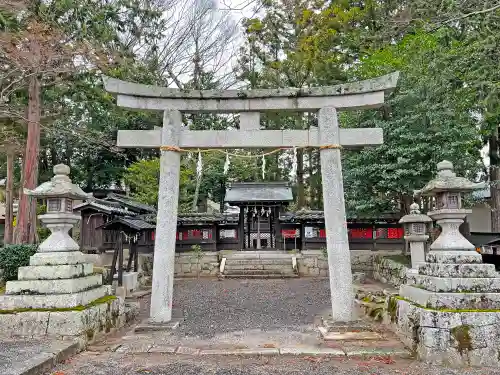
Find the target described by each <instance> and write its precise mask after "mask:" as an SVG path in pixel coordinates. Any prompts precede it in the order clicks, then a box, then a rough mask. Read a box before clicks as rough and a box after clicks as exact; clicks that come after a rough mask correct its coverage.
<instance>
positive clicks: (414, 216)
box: [399, 202, 432, 224]
mask: <svg viewBox="0 0 500 375" xmlns="http://www.w3.org/2000/svg"><path fill="white" fill-rule="evenodd" d="M431 221H432V219H431V218H430V217H429V216H427V215H424V214H422V213H420V206H419V205H418V203H417V202H413V203H412V204H411V206H410V213H409V214H408V215H405V216H403V217H402V218H401V220H399V224H411V223H430V222H431Z"/></svg>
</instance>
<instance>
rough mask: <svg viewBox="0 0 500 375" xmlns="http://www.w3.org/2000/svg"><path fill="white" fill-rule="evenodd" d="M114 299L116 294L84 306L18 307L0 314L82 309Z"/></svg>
mask: <svg viewBox="0 0 500 375" xmlns="http://www.w3.org/2000/svg"><path fill="white" fill-rule="evenodd" d="M115 299H116V296H104V297H101V298H98V299H96V300H95V301H92V302H90V303H89V304H88V305H85V306H75V307H61V308H46V309H43V308H38V309H37V308H35V309H33V308H19V309H14V310H0V314H17V313H22V312H61V311H83V310H87V309H89V308H91V307H94V306H98V305H102V304H104V303H110V302H112V301H114V300H115Z"/></svg>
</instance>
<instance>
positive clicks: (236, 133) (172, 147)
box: [104, 72, 399, 323]
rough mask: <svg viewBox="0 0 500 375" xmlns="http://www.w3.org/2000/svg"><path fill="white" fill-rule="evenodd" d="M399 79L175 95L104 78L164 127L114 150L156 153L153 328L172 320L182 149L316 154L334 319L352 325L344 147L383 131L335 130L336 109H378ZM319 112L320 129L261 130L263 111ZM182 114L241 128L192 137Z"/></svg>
mask: <svg viewBox="0 0 500 375" xmlns="http://www.w3.org/2000/svg"><path fill="white" fill-rule="evenodd" d="M398 77H399V73H398V72H395V73H392V74H389V75H386V76H383V77H379V78H375V79H371V80H366V81H361V82H354V83H347V84H341V85H337V86H331V87H317V88H309V89H295V88H284V89H283V88H280V89H260V90H248V91H246V90H227V91H219V90H202V91H200V90H179V89H171V88H165V87H159V86H148V85H142V84H136V83H130V82H124V81H120V80H117V79H114V78H109V77H105V78H104V86H105V89H106V90H107V91H108V92H110V93H113V94H117V102H118V105H119V106H122V107H127V108H134V109H142V110H159V111H163V112H164V115H163V129H155V130H120V131H118V142H117V145H118V147H123V148H135V147H141V148H160V150H161V158H160V187H159V194H158V217H157V224H156V239H155V249H154V265H153V285H152V295H151V311H150V321H151V323H167V322H169V321H170V320H171V319H172V294H173V281H174V259H175V243H176V239H175V236H176V230H177V203H178V197H179V170H180V159H181V157H180V152H179V151H180V149H202V148H292V147H316V148H319V149H320V161H321V174H322V179H323V202H324V213H325V229H326V241H327V252H328V265H329V275H330V290H331V301H332V318H333V320H334V321H344V322H348V321H351V320H354V319H355V318H356V317H355V313H354V296H353V290H352V272H351V262H350V253H349V243H348V236H347V224H346V215H345V203H344V188H343V182H342V166H341V156H340V149H341V148H359V147H363V146H371V145H379V144H382V143H383V134H382V129H380V128H363V129H340V128H339V125H338V120H337V110H348V109H363V108H375V107H379V106H381V105H382V104H383V103H384V94H385V93H386V92H388V91H391V90H393V89H394V88H395V87H396V84H397V81H398ZM264 111H275V112H279V111H292V112H313V111H319V115H318V128H314V127H313V128H310V129H309V130H260V112H264ZM181 112H186V113H200V112H202V113H207V112H219V113H230V112H236V113H239V114H240V129H239V130H227V131H215V130H196V131H190V130H187V129H184V128H182V115H181Z"/></svg>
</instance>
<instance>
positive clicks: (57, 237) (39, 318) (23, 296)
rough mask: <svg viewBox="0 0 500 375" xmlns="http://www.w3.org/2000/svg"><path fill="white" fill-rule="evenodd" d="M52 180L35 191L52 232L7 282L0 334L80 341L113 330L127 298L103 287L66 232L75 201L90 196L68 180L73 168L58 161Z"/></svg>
mask: <svg viewBox="0 0 500 375" xmlns="http://www.w3.org/2000/svg"><path fill="white" fill-rule="evenodd" d="M54 174H55V176H54V177H53V178H52V180H51V181H49V182H46V183H44V184H42V185H40V186H39V187H38V188H36V189H35V190H33V191H26V192H25V193H26V194H29V195H31V196H32V197H33V198H35V199H37V198H38V199H46V201H47V214H45V215H41V216H40V220H41V221H42V223H43V224H44V225H45V226H46V227H47V228H49V229H50V231H51V232H52V233H51V235H50V236H49V237H48V238H47V239H46V240H45V241H44V242H43V243H42V244H40V246H39V248H38V249H37V253H36V254H35V255H33V256H32V257H31V258H30V265H29V266H26V267H20V268H19V271H18V280H16V281H8V282H7V285H6V290H5V295H3V296H0V312H1V313H0V336H4V337H5V336H7V337H14V336H20V337H40V336H56V337H73V338H77V339H81V340H82V341H81V342H82V343H85V342H87V341H90V340H92V339H93V338H94V336H95V335H96V334H97V333H99V332H101V331H104V332H109V331H110V330H111V329H112V328H114V327H119V326H120V325H121V324H122V323H123V321H124V316H125V315H124V301H123V300H120V299H118V298H116V297H115V296H112V295H111V286H110V285H102V275H101V274H96V273H94V266H93V264H92V263H89V261H88V258H87V257H86V256H85V255H84V254H83V253H82V252H80V251H79V246H78V244H77V243H76V242H75V241H74V240H73V239H72V238H71V237H70V236H69V234H68V231H69V230H70V229H71V228H72V227H73V225H74V224H76V223H77V222H78V221H79V219H80V217H79V216H77V215H74V214H73V204H72V203H73V200H75V199H84V198H86V197H87V195H86V194H85V193H84V192H83V191H82V190H81V189H80V188H79V187H78V186H76V185H74V184H72V183H71V180H70V179H69V177H68V175H69V167H67V166H65V165H57V166H55V167H54Z"/></svg>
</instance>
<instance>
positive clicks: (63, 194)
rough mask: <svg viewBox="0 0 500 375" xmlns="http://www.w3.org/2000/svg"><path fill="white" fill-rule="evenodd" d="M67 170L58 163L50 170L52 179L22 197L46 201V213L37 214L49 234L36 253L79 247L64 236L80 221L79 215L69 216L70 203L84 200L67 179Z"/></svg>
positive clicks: (27, 191)
mask: <svg viewBox="0 0 500 375" xmlns="http://www.w3.org/2000/svg"><path fill="white" fill-rule="evenodd" d="M69 172H70V169H69V167H68V166H67V165H64V164H59V165H56V166H55V167H54V177H52V179H51V180H50V181H48V182H45V183H43V184H41V185H40V186H38V187H37V188H36V189H34V190H25V194H27V195H30V196H32V197H33V198H35V199H45V200H46V201H47V213H46V214H45V215H40V216H39V219H40V220H41V222H42V223H43V224H44V225H45V226H46V227H47V228H48V229H49V230H50V231H51V234H50V236H49V237H48V238H47V239H46V240H45V241H43V242H42V243H41V244H40V246H39V247H38V252H41V253H43V252H59V251H78V250H79V249H80V247H79V246H78V244H77V243H76V242H75V241H74V240H73V238H71V237H70V236H69V234H68V232H69V230H70V229H72V228H73V226H74V225H75V224H77V223H78V222H79V221H80V215H75V214H73V201H74V200H82V199H86V198H88V196H87V194H86V193H85V192H84V191H83V190H82V189H80V187H78V186H77V185H74V184H73V183H72V182H71V179H70V178H69Z"/></svg>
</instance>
